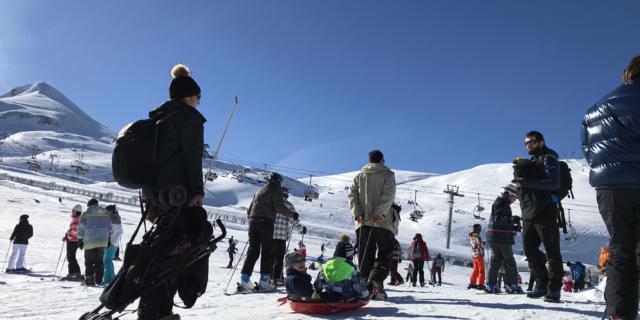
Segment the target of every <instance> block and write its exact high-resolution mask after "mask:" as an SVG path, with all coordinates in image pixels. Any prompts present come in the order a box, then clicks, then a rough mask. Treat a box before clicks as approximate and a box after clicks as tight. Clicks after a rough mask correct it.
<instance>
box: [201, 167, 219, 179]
mask: <svg viewBox="0 0 640 320" xmlns="http://www.w3.org/2000/svg"><path fill="white" fill-rule="evenodd" d="M204 178H205V179H207V181H213V180H216V179H218V173H216V172H215V171H213V170H211V169H209V170H207V173H205V174H204Z"/></svg>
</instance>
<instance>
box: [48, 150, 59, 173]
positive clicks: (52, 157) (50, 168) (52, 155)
mask: <svg viewBox="0 0 640 320" xmlns="http://www.w3.org/2000/svg"><path fill="white" fill-rule="evenodd" d="M57 157H58V154H57V153H50V154H49V158H51V163H50V164H49V171H51V170H53V159H55V158H57Z"/></svg>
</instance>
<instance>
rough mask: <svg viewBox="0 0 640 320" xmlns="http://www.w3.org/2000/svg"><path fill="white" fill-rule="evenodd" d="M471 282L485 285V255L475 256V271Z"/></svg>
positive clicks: (472, 273)
mask: <svg viewBox="0 0 640 320" xmlns="http://www.w3.org/2000/svg"><path fill="white" fill-rule="evenodd" d="M470 283H471V284H472V285H476V286H484V257H483V256H477V257H473V271H472V272H471V279H470Z"/></svg>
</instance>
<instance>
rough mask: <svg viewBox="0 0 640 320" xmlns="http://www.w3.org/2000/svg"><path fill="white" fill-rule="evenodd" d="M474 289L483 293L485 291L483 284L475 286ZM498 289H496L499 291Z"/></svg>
mask: <svg viewBox="0 0 640 320" xmlns="http://www.w3.org/2000/svg"><path fill="white" fill-rule="evenodd" d="M476 289H478V290H480V291H484V289H486V287H485V286H484V284H481V285H479V286H476ZM499 289H500V288H498V290H499Z"/></svg>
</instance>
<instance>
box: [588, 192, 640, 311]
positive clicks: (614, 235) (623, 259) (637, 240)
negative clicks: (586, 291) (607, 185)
mask: <svg viewBox="0 0 640 320" xmlns="http://www.w3.org/2000/svg"><path fill="white" fill-rule="evenodd" d="M597 199H598V208H599V209H600V215H601V216H602V220H604V224H605V225H606V226H607V231H608V232H609V236H610V240H609V263H610V265H609V266H608V267H607V287H606V289H605V293H604V296H605V300H606V301H607V313H608V314H609V315H617V316H622V317H625V318H629V319H635V317H636V316H637V314H638V280H639V279H638V272H639V270H640V189H611V190H598V192H597Z"/></svg>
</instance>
